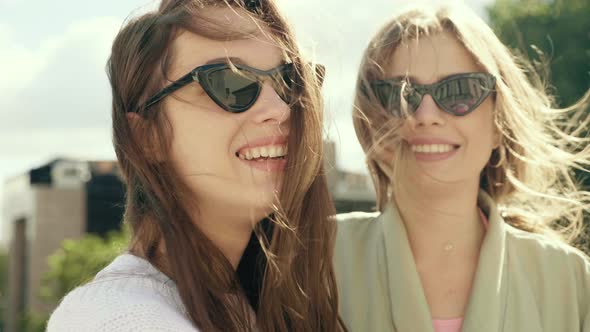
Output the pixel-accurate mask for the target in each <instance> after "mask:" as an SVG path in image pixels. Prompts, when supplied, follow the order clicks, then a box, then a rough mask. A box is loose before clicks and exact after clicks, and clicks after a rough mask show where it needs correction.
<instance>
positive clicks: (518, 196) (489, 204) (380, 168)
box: [335, 7, 590, 332]
mask: <svg viewBox="0 0 590 332" xmlns="http://www.w3.org/2000/svg"><path fill="white" fill-rule="evenodd" d="M525 68H526V66H524V65H523V63H518V62H516V59H515V57H514V56H513V55H512V54H511V53H510V52H509V50H508V49H507V48H506V47H505V46H504V45H503V44H502V43H501V42H500V41H499V40H498V38H497V37H496V36H495V35H494V33H493V32H492V31H491V29H490V28H489V27H488V26H487V25H486V24H485V23H484V22H483V21H482V20H481V19H479V18H478V17H477V16H475V15H474V14H473V13H471V12H469V11H467V10H466V9H464V8H459V7H444V8H438V9H428V8H425V9H415V10H410V11H407V12H404V13H403V14H401V15H399V16H397V17H395V18H394V19H393V20H392V21H390V22H389V23H387V24H386V25H385V27H383V28H382V29H381V30H380V31H379V32H378V33H377V35H376V36H375V37H374V38H373V39H372V41H371V42H370V44H369V46H368V48H367V50H366V52H365V55H364V60H363V61H362V64H361V68H360V72H359V76H358V85H357V94H356V101H355V110H354V124H355V129H356V132H357V135H358V138H359V140H360V143H361V145H362V146H363V148H364V150H365V153H366V156H367V163H368V166H369V169H370V172H371V175H372V177H373V180H374V183H375V186H376V191H377V198H378V206H377V207H378V210H379V212H377V213H351V214H344V215H340V216H339V217H338V219H339V220H338V236H337V244H336V251H335V252H336V257H335V266H336V276H337V280H338V284H339V287H338V288H339V290H340V304H341V311H340V313H341V315H342V318H343V320H344V321H345V323H346V325H347V327H348V328H349V329H350V330H351V331H379V332H385V331H403V332H410V331H411V332H432V331H437V332H442V331H477V332H488V331H489V332H492V331H493V332H497V331H514V332H516V331H518V332H525V331H526V332H529V331H530V332H532V331H535V332H536V331H572V332H573V331H590V262H589V261H588V258H587V257H586V256H585V255H584V254H583V253H582V252H580V251H579V250H577V249H575V248H573V247H571V246H570V245H568V244H567V243H568V242H567V241H568V240H571V239H573V238H574V237H575V236H576V235H577V234H578V232H579V230H580V226H581V223H582V212H583V211H585V210H586V211H587V210H588V202H589V193H588V192H586V191H583V190H581V189H579V188H578V187H577V186H576V184H575V181H574V179H573V177H572V173H571V171H572V170H574V169H583V168H585V167H587V166H588V162H589V155H590V148H589V147H588V139H587V138H580V137H579V136H580V133H581V132H583V131H584V130H585V128H587V127H586V126H587V124H588V121H587V118H582V116H583V113H582V112H583V111H584V107H586V106H587V101H588V96H585V98H584V99H583V100H582V101H581V102H580V103H579V104H577V105H575V106H574V107H572V108H569V109H563V110H562V109H555V108H553V107H552V100H551V98H550V97H549V96H548V95H547V94H546V93H545V92H544V90H543V87H542V86H541V85H540V84H538V82H539V81H538V80H537V79H535V76H534V75H533V73H532V72H528V73H527V72H525V70H524V69H525ZM585 116H586V117H587V115H585Z"/></svg>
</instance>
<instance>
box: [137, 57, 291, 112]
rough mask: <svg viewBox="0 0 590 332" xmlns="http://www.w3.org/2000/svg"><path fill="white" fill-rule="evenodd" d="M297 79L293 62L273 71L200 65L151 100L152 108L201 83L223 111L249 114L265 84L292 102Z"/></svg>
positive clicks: (225, 64) (285, 99) (231, 66)
mask: <svg viewBox="0 0 590 332" xmlns="http://www.w3.org/2000/svg"><path fill="white" fill-rule="evenodd" d="M294 77H295V67H294V65H293V64H292V63H287V64H283V65H280V66H278V67H276V68H273V69H270V70H260V69H256V68H252V67H248V66H245V65H242V64H233V65H232V64H229V63H216V64H208V65H204V66H199V67H197V68H195V69H193V70H191V71H190V72H189V73H188V74H186V75H184V76H183V77H181V78H180V79H178V80H177V81H174V82H172V83H171V84H170V85H169V86H167V87H165V88H164V89H162V90H161V91H160V92H158V93H156V94H155V95H154V96H152V97H151V98H149V99H148V101H147V102H146V104H145V106H144V109H149V108H150V107H152V106H153V105H155V104H157V103H158V102H160V101H161V100H162V99H163V98H164V97H166V96H168V95H169V94H171V93H173V92H175V91H176V90H178V89H180V88H182V87H184V86H185V85H188V84H190V83H192V82H197V83H199V84H200V85H201V87H202V88H203V90H205V93H207V95H208V96H209V97H210V98H211V99H212V100H213V101H214V102H215V103H216V104H217V105H219V106H220V107H221V108H223V109H224V110H226V111H228V112H231V113H241V112H245V111H247V110H248V109H249V108H250V107H252V105H254V104H255V103H256V100H257V99H258V96H259V95H260V91H261V90H262V85H263V84H264V82H266V81H269V82H270V84H271V86H272V87H273V88H274V89H275V91H276V92H277V94H278V95H279V96H280V97H281V99H282V100H283V101H285V102H286V103H288V104H289V103H290V102H291V88H292V86H293V82H294Z"/></svg>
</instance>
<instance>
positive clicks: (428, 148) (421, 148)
mask: <svg viewBox="0 0 590 332" xmlns="http://www.w3.org/2000/svg"><path fill="white" fill-rule="evenodd" d="M411 149H412V151H414V152H419V153H445V152H449V151H452V150H454V149H455V147H454V146H452V145H450V144H420V145H412V146H411Z"/></svg>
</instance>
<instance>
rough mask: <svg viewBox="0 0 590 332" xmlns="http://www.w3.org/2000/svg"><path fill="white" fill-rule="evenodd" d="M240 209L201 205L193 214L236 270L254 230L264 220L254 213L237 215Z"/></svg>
mask: <svg viewBox="0 0 590 332" xmlns="http://www.w3.org/2000/svg"><path fill="white" fill-rule="evenodd" d="M236 211H238V209H232V208H228V207H227V206H222V207H215V206H212V205H206V206H203V205H200V206H199V210H198V211H195V212H194V213H193V216H194V217H193V220H194V222H195V223H196V225H198V227H199V228H200V229H201V230H202V232H203V233H204V234H205V236H207V238H209V239H210V240H211V241H212V242H213V244H215V246H217V248H219V250H221V252H222V253H223V255H224V256H225V257H226V258H227V259H228V260H229V262H230V263H231V265H232V266H233V268H234V270H236V269H237V267H238V264H239V263H240V260H241V258H242V255H243V254H244V250H245V249H246V246H247V245H248V242H249V240H250V236H251V235H252V230H253V229H254V226H255V225H256V223H258V222H259V221H260V219H262V218H263V216H261V215H262V214H260V213H255V212H254V211H250V213H248V212H243V213H236Z"/></svg>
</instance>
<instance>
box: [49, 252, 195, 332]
mask: <svg viewBox="0 0 590 332" xmlns="http://www.w3.org/2000/svg"><path fill="white" fill-rule="evenodd" d="M47 331H48V332H70V331H71V332H81V331H84V332H99V331H109V332H129V331H142V332H152V331H153V332H155V331H163V332H164V331H169V332H196V331H198V329H196V328H195V327H194V326H193V325H192V323H191V322H190V320H189V319H188V317H187V315H186V310H185V308H184V305H183V304H182V301H181V299H180V296H179V295H178V290H177V289H176V285H175V284H174V282H173V281H172V280H170V278H168V277H167V276H166V275H165V274H163V273H161V272H160V271H158V270H157V269H156V268H154V267H153V266H152V265H151V264H150V263H149V262H148V261H146V260H144V259H142V258H139V257H136V256H133V255H131V254H123V255H120V256H119V257H117V258H116V259H115V260H114V261H113V262H112V263H111V264H110V265H109V266H107V267H106V268H104V269H103V270H102V271H100V272H99V273H98V274H97V275H96V277H95V278H94V280H93V281H92V282H90V283H88V284H86V285H84V286H81V287H78V288H76V289H74V290H73V291H72V292H70V293H69V294H68V295H67V296H66V297H65V298H64V299H63V300H62V301H61V303H60V305H59V306H58V308H57V309H56V310H55V311H54V312H53V314H52V315H51V318H50V319H49V322H48V325H47Z"/></svg>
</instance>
